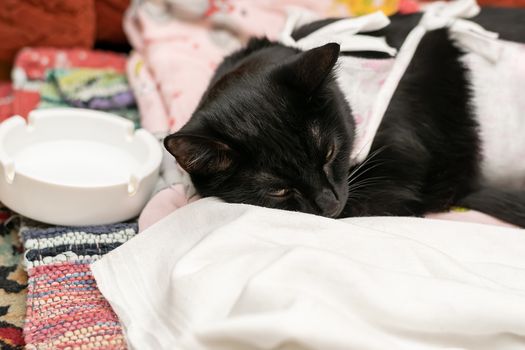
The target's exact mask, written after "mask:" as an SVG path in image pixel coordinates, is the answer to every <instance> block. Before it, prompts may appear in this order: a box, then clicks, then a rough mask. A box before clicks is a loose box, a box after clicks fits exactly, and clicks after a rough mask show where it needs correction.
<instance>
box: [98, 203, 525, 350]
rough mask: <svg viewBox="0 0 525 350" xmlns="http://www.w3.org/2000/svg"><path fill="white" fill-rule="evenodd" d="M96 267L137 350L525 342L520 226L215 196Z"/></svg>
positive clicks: (524, 239) (502, 346)
mask: <svg viewBox="0 0 525 350" xmlns="http://www.w3.org/2000/svg"><path fill="white" fill-rule="evenodd" d="M92 271H93V274H94V276H95V278H96V281H97V284H98V286H99V288H100V290H101V292H102V294H103V295H104V296H105V297H106V298H107V299H108V301H109V302H110V304H111V305H112V307H113V308H114V310H115V312H116V313H117V315H118V317H119V319H120V321H121V322H122V323H123V328H124V329H125V333H126V334H125V335H126V338H127V341H128V344H129V346H130V347H131V348H132V349H141V350H145V349H156V350H157V349H192V350H193V349H214V350H217V349H228V350H235V349H334V350H337V349H345V350H347V349H381V350H383V349H403V350H407V349H418V350H422V349H477V350H483V349H487V350H493V349H499V350H506V349H523V348H524V347H525V234H524V230H520V229H511V228H504V227H496V226H489V225H480V224H470V223H457V222H449V221H439V220H429V219H418V218H400V217H390V218H377V217H376V218H350V219H342V220H332V219H327V218H322V217H318V216H312V215H308V214H302V213H291V212H286V211H279V210H272V209H266V208H260V207H253V206H248V205H238V204H226V203H222V202H219V201H218V200H216V199H213V198H208V199H202V200H198V201H196V202H194V203H192V204H189V205H187V206H184V207H183V208H181V209H179V210H177V211H176V212H174V213H173V214H171V215H169V216H168V217H166V218H165V219H163V220H162V221H160V222H158V223H157V224H155V225H153V226H151V227H150V228H149V229H147V230H146V231H144V232H143V233H141V234H140V235H139V236H137V237H136V238H135V239H133V240H131V241H129V242H128V243H127V244H125V245H123V246H121V247H119V248H117V249H115V250H113V251H112V252H110V253H109V254H108V255H106V256H105V257H103V258H102V259H100V260H99V261H97V262H95V263H94V264H93V265H92Z"/></svg>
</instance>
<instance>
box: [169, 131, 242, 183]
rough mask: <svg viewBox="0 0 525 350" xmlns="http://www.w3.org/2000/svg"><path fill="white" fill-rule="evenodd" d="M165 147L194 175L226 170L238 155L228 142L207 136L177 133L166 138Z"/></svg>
mask: <svg viewBox="0 0 525 350" xmlns="http://www.w3.org/2000/svg"><path fill="white" fill-rule="evenodd" d="M164 147H166V149H167V150H168V152H170V153H171V154H172V155H173V156H174V157H175V159H177V163H178V164H179V165H180V166H181V167H182V168H183V169H184V170H186V171H187V172H188V173H190V174H194V175H212V174H215V173H218V172H223V171H226V170H228V169H230V168H231V167H232V166H233V164H234V159H235V156H236V152H235V151H233V150H232V149H231V148H230V146H228V145H227V144H225V143H223V142H221V141H218V140H215V139H212V138H208V137H205V136H197V135H189V134H180V133H175V134H172V135H170V136H168V137H166V138H165V139H164Z"/></svg>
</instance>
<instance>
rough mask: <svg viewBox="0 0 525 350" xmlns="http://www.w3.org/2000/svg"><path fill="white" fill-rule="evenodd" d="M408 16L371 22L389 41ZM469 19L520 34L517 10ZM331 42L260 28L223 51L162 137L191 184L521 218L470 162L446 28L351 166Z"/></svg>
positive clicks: (417, 60)
mask: <svg viewBox="0 0 525 350" xmlns="http://www.w3.org/2000/svg"><path fill="white" fill-rule="evenodd" d="M419 18H420V15H412V16H395V17H394V18H393V19H392V20H393V22H392V24H391V25H390V26H389V27H387V28H386V29H385V30H382V31H380V32H377V33H370V34H373V35H383V36H385V37H386V38H387V42H388V43H389V44H390V45H392V46H394V47H397V48H399V47H400V46H401V44H402V42H403V40H404V38H405V37H406V35H407V33H408V32H409V31H410V29H411V28H412V27H413V26H415V25H416V24H417V22H418V21H419ZM331 21H333V19H332V20H325V21H320V22H316V23H312V24H310V25H307V26H305V27H303V28H300V29H299V30H297V31H295V32H294V34H293V36H294V38H295V39H298V38H300V37H302V36H305V35H308V33H310V32H312V31H313V30H316V29H317V28H319V27H321V26H323V25H326V24H327V23H330V22H331ZM475 21H477V22H479V23H481V24H482V25H483V26H485V28H487V29H488V30H494V31H498V32H500V33H501V34H502V35H501V36H502V38H503V39H508V40H513V41H524V39H525V11H517V10H515V11H505V10H496V9H494V10H486V11H485V12H483V14H482V15H480V16H478V17H477V18H476V19H475ZM339 54H340V52H339V45H337V44H327V45H325V46H322V47H319V48H315V49H312V50H309V51H305V52H301V51H299V50H296V49H292V48H289V47H285V46H283V45H281V44H279V43H276V42H271V41H269V40H267V39H264V38H263V39H252V40H251V41H250V42H249V43H248V45H247V46H246V47H245V48H244V49H242V50H240V51H238V52H236V53H234V54H232V55H231V56H229V57H227V58H226V59H225V60H224V62H223V63H222V64H221V65H220V66H219V68H218V70H217V72H216V74H215V76H214V77H213V78H212V81H211V82H210V85H209V87H208V90H207V91H206V92H205V94H204V96H203V97H202V100H201V102H200V104H199V106H198V108H197V110H196V111H195V113H194V115H193V116H192V118H191V120H190V121H189V122H188V123H187V125H185V126H184V127H183V128H182V129H181V130H180V131H179V132H177V133H175V134H173V135H170V136H169V137H167V138H166V140H165V146H166V148H167V149H168V150H169V151H170V152H171V153H172V154H173V155H174V156H175V158H176V159H177V161H178V163H179V164H180V165H181V166H182V167H183V168H184V169H185V170H186V171H187V172H188V173H189V174H190V175H191V178H192V181H193V183H194V185H195V187H196V189H197V191H198V192H199V193H200V194H201V195H202V196H217V197H220V198H222V199H223V200H225V201H227V202H235V203H247V204H255V205H261V206H266V207H272V208H281V209H288V210H297V211H303V212H307V213H313V214H319V215H324V216H328V217H349V216H370V215H412V216H420V215H422V214H424V213H426V212H437V211H444V210H447V209H449V208H450V207H451V206H454V205H458V206H465V207H468V208H472V209H476V210H479V211H482V212H485V213H487V214H490V215H493V216H495V217H498V218H500V219H503V220H506V221H508V222H511V223H514V224H517V225H519V226H522V227H525V191H524V190H523V189H522V190H518V189H517V188H513V187H510V186H509V187H508V188H505V187H502V186H500V185H497V186H496V184H494V183H490V181H487V179H486V178H485V176H484V174H483V172H482V171H481V165H480V164H481V160H482V157H483V155H482V147H483V144H482V140H481V137H480V135H479V128H478V127H479V125H478V121H477V119H476V116H475V115H474V112H473V111H472V108H471V107H470V106H471V104H470V102H471V101H470V100H471V97H472V96H471V95H472V94H471V89H470V86H469V80H468V71H467V68H466V67H465V65H464V64H462V63H461V57H462V55H463V53H462V52H461V51H460V50H459V49H458V48H457V47H456V46H455V45H454V44H453V43H452V41H451V40H450V39H449V37H448V31H447V30H446V29H440V30H435V31H431V32H429V33H427V34H426V35H425V37H424V38H423V40H422V41H421V43H420V45H419V47H418V49H417V52H416V54H415V56H414V58H413V59H412V61H411V64H410V66H409V67H408V69H407V71H406V73H405V75H404V77H403V78H402V80H401V82H400V84H399V86H398V88H397V90H396V92H395V94H394V97H393V98H392V101H391V103H390V105H389V107H388V110H387V112H386V114H385V116H384V118H383V121H382V124H381V126H380V128H379V131H378V133H377V135H376V137H375V139H374V142H373V145H372V149H371V152H370V154H369V156H368V158H367V159H366V160H365V161H364V162H362V163H361V164H357V165H356V166H351V163H350V159H349V158H350V152H351V151H352V147H353V141H354V131H355V125H354V120H353V118H352V117H351V116H352V111H351V110H350V107H349V106H348V103H347V102H346V101H345V100H344V97H343V95H342V92H341V91H340V89H339V87H338V85H337V84H336V82H335V78H334V66H336V63H337V60H338V57H339ZM355 55H359V56H363V57H374V55H376V54H374V53H370V52H361V53H355ZM380 56H381V55H379V56H377V57H380ZM523 112H524V115H523V123H525V111H523ZM516 161H521V162H523V161H525V159H516ZM524 180H525V174H524Z"/></svg>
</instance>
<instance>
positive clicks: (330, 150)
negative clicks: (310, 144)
mask: <svg viewBox="0 0 525 350" xmlns="http://www.w3.org/2000/svg"><path fill="white" fill-rule="evenodd" d="M334 156H335V144H332V145H331V146H330V147H329V148H328V151H327V152H326V157H325V160H326V162H327V163H329V162H330V161H331V160H332V159H333V158H334Z"/></svg>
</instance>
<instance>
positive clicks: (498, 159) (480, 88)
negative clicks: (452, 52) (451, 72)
mask: <svg viewBox="0 0 525 350" xmlns="http://www.w3.org/2000/svg"><path fill="white" fill-rule="evenodd" d="M502 43H503V45H502V46H503V49H502V52H501V56H500V59H499V60H498V61H497V62H496V63H492V62H490V61H488V60H486V59H485V58H483V57H481V56H479V55H477V54H474V53H468V54H465V55H464V56H463V58H462V60H463V62H464V64H466V66H467V67H468V69H469V70H470V79H469V80H470V81H471V84H472V90H473V94H474V96H473V104H474V105H473V107H474V108H475V110H474V111H475V115H476V117H477V120H478V123H479V125H480V130H479V132H480V138H481V142H482V155H483V161H482V164H481V168H482V175H483V177H484V180H485V181H487V182H488V183H489V184H492V185H496V186H498V185H501V186H511V187H514V188H525V45H523V44H517V43H512V42H507V41H502ZM451 132H453V130H451Z"/></svg>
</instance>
